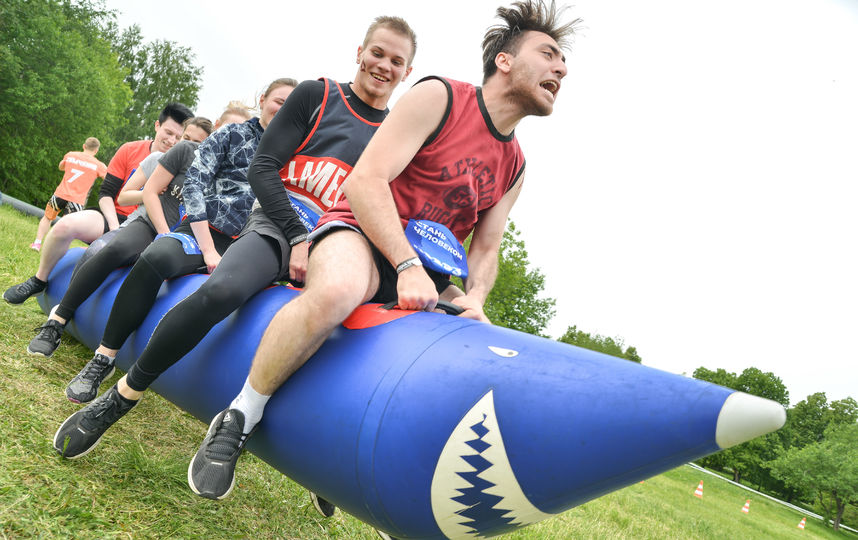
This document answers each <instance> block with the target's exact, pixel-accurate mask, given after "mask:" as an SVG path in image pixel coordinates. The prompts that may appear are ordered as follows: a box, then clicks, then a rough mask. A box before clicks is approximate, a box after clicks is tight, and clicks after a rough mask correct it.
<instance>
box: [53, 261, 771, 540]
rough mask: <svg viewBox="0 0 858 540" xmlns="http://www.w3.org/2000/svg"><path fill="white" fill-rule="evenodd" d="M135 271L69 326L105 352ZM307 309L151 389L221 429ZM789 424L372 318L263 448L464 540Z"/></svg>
mask: <svg viewBox="0 0 858 540" xmlns="http://www.w3.org/2000/svg"><path fill="white" fill-rule="evenodd" d="M82 251H83V250H82V249H80V248H78V249H74V250H71V251H69V253H68V254H67V255H66V256H65V257H64V258H63V259H62V261H60V263H59V264H58V265H57V266H56V268H55V269H54V271H53V272H52V273H51V276H50V280H49V284H48V288H47V290H46V292H45V294H44V295H42V296H40V297H39V302H40V304H41V306H42V309H44V310H45V311H46V312H47V311H48V310H49V309H50V307H52V306H53V305H54V304H56V303H58V302H59V300H60V298H61V297H62V294H63V293H64V292H65V290H66V288H67V286H68V282H69V279H70V276H71V272H72V268H73V267H74V263H75V261H77V259H78V258H79V257H80V255H81V253H82ZM126 274H127V269H121V270H117V271H115V272H114V273H113V274H111V275H110V276H109V277H108V279H107V280H105V282H104V283H103V284H102V286H101V287H100V288H99V289H98V291H97V292H96V293H95V294H94V295H92V296H91V297H90V298H89V299H88V300H87V301H86V302H84V304H83V305H82V306H81V307H80V309H79V310H78V311H77V314H76V316H75V319H74V320H73V321H72V322H71V323H69V326H68V330H67V331H68V332H69V333H71V334H72V335H74V336H75V337H76V338H78V339H79V340H80V341H82V342H83V343H85V344H86V345H87V346H89V347H90V348H95V347H96V346H97V345H98V343H99V341H100V339H101V336H102V333H103V331H104V327H105V324H106V322H107V317H108V315H109V313H110V308H111V306H112V304H113V298H114V297H115V295H116V292H117V290H118V288H119V285H120V284H121V281H122V280H123V279H124V277H125V275H126ZM204 279H206V276H203V275H192V276H184V277H181V278H177V279H173V280H170V281H168V282H167V283H165V284H164V286H163V287H162V288H161V291H160V292H159V296H158V300H157V301H156V303H155V306H154V308H153V309H152V311H151V312H150V313H149V315H148V317H147V318H146V320H145V323H144V324H143V325H142V326H141V327H140V328H139V329H138V330H137V332H136V333H135V334H133V335H132V337H131V339H129V340H128V342H127V343H126V344H125V346H124V347H123V349H122V350H121V351H120V354H119V356H118V357H117V364H118V365H119V366H120V367H121V368H123V369H126V370H127V368H128V367H129V366H130V365H131V363H132V362H133V361H134V360H135V359H136V358H137V356H138V355H139V354H140V353H141V351H142V350H143V348H144V347H145V345H146V342H147V341H148V339H149V337H150V336H151V335H152V332H153V330H154V328H155V326H156V324H157V323H158V321H159V320H160V319H161V317H162V316H163V315H164V313H166V312H167V310H169V309H170V308H171V307H172V306H173V305H175V304H176V303H177V302H178V301H180V300H181V299H183V298H185V297H186V296H187V295H189V294H190V293H191V292H193V291H194V290H195V289H196V288H197V287H198V286H199V284H200V283H201V282H202V281H203V280H204ZM297 294H298V293H297V291H295V290H291V289H289V288H286V287H281V286H277V287H271V288H269V289H266V290H264V291H262V292H260V293H259V294H257V295H256V296H254V297H253V298H252V299H251V300H250V301H249V302H248V303H247V304H246V305H244V306H243V307H242V308H240V309H239V310H237V311H236V312H235V313H233V314H232V315H230V316H229V317H228V318H227V319H226V320H224V321H223V322H221V323H220V324H218V325H217V326H216V327H215V328H214V329H213V330H212V331H211V332H210V333H209V335H208V336H207V337H206V338H205V339H204V340H203V341H202V342H201V343H200V344H199V345H198V346H197V347H196V348H195V349H194V350H193V351H192V352H191V353H190V354H189V355H187V356H186V357H185V358H183V359H182V360H181V361H180V362H178V363H177V364H176V365H174V366H173V367H171V368H170V369H169V370H167V371H166V372H165V373H164V374H163V375H162V376H161V377H160V378H159V379H158V380H157V381H156V382H155V384H154V385H153V387H152V388H153V389H154V390H155V391H157V392H158V393H159V394H161V395H162V396H164V397H165V398H167V399H169V400H170V401H172V402H173V403H175V404H176V405H178V406H179V407H181V408H182V409H184V410H186V411H188V412H190V413H191V414H193V415H194V416H196V417H197V418H199V419H200V420H202V421H204V422H206V423H208V422H209V421H210V420H211V418H212V417H213V416H214V415H215V414H216V413H217V412H219V411H221V410H222V409H224V408H225V407H226V406H227V405H228V404H229V402H230V401H231V400H232V398H233V397H234V396H235V395H236V394H237V393H238V392H239V390H240V389H241V386H242V384H243V383H244V379H245V378H246V376H247V373H248V370H249V367H250V362H251V360H252V358H253V355H254V352H255V350H256V347H257V345H258V343H259V340H260V339H261V337H262V333H263V332H264V331H265V328H266V326H267V325H268V323H269V321H270V320H271V318H272V317H273V316H274V314H275V313H276V312H277V311H278V310H279V309H280V308H281V307H282V306H283V304H285V303H286V302H288V301H289V300H291V299H292V298H294V297H295V296H296V295H297ZM785 418H786V415H785V411H784V409H783V407H781V406H780V405H779V404H777V403H774V402H771V401H768V400H764V399H761V398H756V397H753V396H749V395H747V394H743V393H741V392H735V391H732V390H729V389H726V388H723V387H720V386H716V385H712V384H709V383H705V382H702V381H698V380H695V379H690V378H686V377H683V376H679V375H674V374H670V373H666V372H663V371H659V370H656V369H652V368H648V367H645V366H642V365H639V364H636V363H633V362H629V361H627V360H622V359H618V358H614V357H610V356H606V355H603V354H600V353H595V352H592V351H588V350H584V349H579V348H576V347H572V346H570V345H566V344H563V343H558V342H555V341H551V340H548V339H544V338H539V337H535V336H531V335H528V334H523V333H520V332H515V331H512V330H508V329H505V328H501V327H496V326H492V325H488V324H483V323H478V322H475V321H470V320H466V319H460V318H457V317H453V316H450V315H441V314H437V313H423V312H418V313H414V312H407V311H398V310H395V311H387V310H383V309H381V308H380V307H379V306H377V305H366V306H361V307H360V308H358V309H357V310H356V311H355V313H354V314H352V316H351V317H350V318H349V319H348V320H347V321H346V322H345V323H344V325H343V326H342V327H340V328H338V329H337V330H336V331H335V332H334V333H333V335H332V336H331V337H330V339H328V341H327V342H326V343H325V344H324V345H323V347H322V348H321V349H320V350H319V351H318V353H317V354H316V355H315V356H314V357H313V358H311V359H310V360H309V361H308V362H307V364H306V365H305V366H304V367H302V368H301V369H300V370H298V372H297V373H296V374H295V375H294V376H293V377H291V378H290V379H289V380H288V381H287V382H286V384H285V385H284V386H283V387H282V388H281V389H280V390H278V392H277V393H276V394H275V395H274V396H273V397H272V398H271V400H270V401H269V403H268V406H267V407H266V411H265V417H264V419H263V421H262V423H261V424H260V428H259V430H258V431H257V433H256V434H255V435H254V436H253V438H252V439H251V441H250V443H249V445H248V449H249V450H250V451H252V452H253V453H254V454H256V455H258V456H259V457H260V458H262V459H263V460H265V461H266V462H268V463H269V464H271V465H272V466H273V467H275V468H277V469H278V470H280V471H281V472H283V473H284V474H286V475H288V476H289V477H290V478H292V479H294V480H295V481H297V482H298V483H300V484H302V485H304V486H305V487H307V488H308V489H310V490H312V491H314V492H316V493H319V494H320V495H322V496H323V497H325V498H326V499H328V500H330V501H331V502H333V503H334V504H336V505H337V506H339V507H340V508H342V509H343V510H344V511H346V512H349V513H350V514H352V515H354V516H356V517H357V518H359V519H361V520H363V521H365V522H367V523H369V524H371V525H373V526H375V527H377V528H379V529H381V530H384V531H386V532H388V533H390V534H391V535H393V536H396V537H400V538H442V537H445V536H446V537H450V538H465V537H473V536H474V535H481V536H490V535H495V534H500V533H502V532H507V531H510V530H513V529H516V528H519V527H522V526H525V525H528V524H530V523H535V522H537V521H540V520H542V519H545V518H547V517H550V516H551V515H552V514H556V513H560V512H563V511H564V510H567V509H569V508H571V507H573V506H576V505H578V504H581V503H584V502H586V501H588V500H590V499H593V498H595V497H598V496H600V495H602V494H605V493H608V492H610V491H613V490H616V489H619V488H621V487H624V486H626V485H629V484H632V483H635V482H638V481H640V480H642V479H644V478H647V477H650V476H653V475H656V474H659V473H661V472H663V471H666V470H668V469H671V468H674V467H676V466H678V465H681V464H683V463H685V462H687V461H689V460H694V459H697V458H700V457H702V456H705V455H707V454H710V453H713V452H717V451H718V450H720V449H722V448H726V447H728V446H732V445H734V444H738V443H740V442H743V441H745V440H749V439H751V438H753V437H756V436H758V435H761V434H764V433H767V432H769V431H774V430H775V429H778V428H779V427H780V426H781V425H783V422H784V421H785ZM202 437H203V430H202V429H201V431H200V440H202ZM189 459H190V456H189ZM238 474H239V475H240V474H241V468H240V467H239V470H238Z"/></svg>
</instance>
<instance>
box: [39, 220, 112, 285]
mask: <svg viewBox="0 0 858 540" xmlns="http://www.w3.org/2000/svg"><path fill="white" fill-rule="evenodd" d="M103 233H104V218H103V217H102V216H101V214H100V213H99V212H96V211H95V210H83V211H81V212H75V213H73V214H69V215H67V216H64V217H63V218H62V219H60V220H59V221H58V222H57V224H56V225H54V226H53V228H51V230H50V232H48V234H47V236H45V241H44V243H43V245H42V251H41V253H42V255H41V257H40V258H39V270H38V271H37V272H36V277H37V278H39V279H41V280H42V281H47V280H48V276H49V275H50V273H51V270H53V269H54V266H56V265H57V262H59V260H60V259H61V258H62V256H63V255H65V253H66V251H68V249H69V244H71V241H72V240H75V239H77V240H81V241H82V242H86V243H87V244H88V243H90V242H92V241H93V240H95V239H96V238H98V237H99V236H101V235H102V234H103Z"/></svg>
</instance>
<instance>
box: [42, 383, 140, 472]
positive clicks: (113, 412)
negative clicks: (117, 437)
mask: <svg viewBox="0 0 858 540" xmlns="http://www.w3.org/2000/svg"><path fill="white" fill-rule="evenodd" d="M139 402H140V401H139V400H138V401H134V402H131V403H129V402H128V401H127V400H125V399H124V398H123V397H122V396H120V395H119V390H117V389H116V385H113V386H112V387H111V388H110V390H108V391H107V392H105V393H104V394H102V395H101V397H99V398H98V399H96V400H95V401H93V402H92V403H90V404H89V405H87V406H86V407H84V408H83V409H81V410H79V411H78V412H76V413H74V414H73V415H71V416H69V417H68V418H67V419H66V421H65V422H63V425H61V426H60V429H58V430H57V433H56V435H54V450H56V451H57V452H59V453H60V455H61V456H63V457H66V458H69V459H75V458H79V457H83V456H85V455H86V454H88V453H89V452H90V451H91V450H92V449H93V448H95V446H96V445H97V444H98V441H100V440H101V437H102V435H104V432H105V431H107V428H109V427H110V426H112V425H113V424H115V423H116V421H117V420H119V419H120V418H122V417H123V416H125V413H127V412H128V411H130V410H131V409H133V408H134V407H135V406H137V404H138V403H139Z"/></svg>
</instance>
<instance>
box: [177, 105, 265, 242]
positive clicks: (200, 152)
mask: <svg viewBox="0 0 858 540" xmlns="http://www.w3.org/2000/svg"><path fill="white" fill-rule="evenodd" d="M262 132H263V129H262V126H261V125H260V124H259V119H258V118H251V119H250V120H248V121H247V122H244V123H243V124H228V125H226V126H224V127H222V128H221V129H219V130H217V131H215V132H214V133H212V134H211V135H209V137H208V138H207V139H206V140H204V141H203V142H202V143H200V147H199V148H198V149H197V151H196V153H195V156H196V157H195V159H194V162H193V164H192V165H191V166H190V167H189V168H188V172H187V175H186V176H187V178H186V179H185V189H184V192H183V196H184V198H185V211H186V212H187V214H188V220H190V222H191V223H193V222H195V221H205V220H208V222H209V225H210V226H211V227H212V228H214V229H217V230H219V231H221V232H223V233H224V234H227V235H229V236H236V235H238V233H239V232H240V231H241V229H242V227H244V223H245V222H246V221H247V218H248V216H249V215H250V210H251V208H252V206H253V200H254V198H255V197H254V195H253V191H252V190H251V189H250V184H248V183H247V170H248V168H249V167H250V162H251V161H252V160H253V155H254V154H255V153H256V148H257V146H259V139H261V138H262Z"/></svg>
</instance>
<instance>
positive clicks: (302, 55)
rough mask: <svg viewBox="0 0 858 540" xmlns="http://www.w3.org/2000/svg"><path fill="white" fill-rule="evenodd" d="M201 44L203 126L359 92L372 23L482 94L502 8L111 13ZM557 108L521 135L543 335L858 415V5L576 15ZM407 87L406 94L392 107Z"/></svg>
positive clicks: (253, 0) (743, 5) (609, 8)
mask: <svg viewBox="0 0 858 540" xmlns="http://www.w3.org/2000/svg"><path fill="white" fill-rule="evenodd" d="M107 4H108V7H110V8H114V9H117V10H118V11H119V12H120V18H119V22H120V25H121V26H123V27H125V26H128V25H130V24H132V23H137V24H139V25H140V26H141V28H142V31H143V35H144V36H145V37H146V38H147V39H149V40H153V39H169V40H173V41H176V42H178V43H179V44H181V45H184V46H188V47H191V48H193V50H194V51H195V52H196V55H197V61H198V64H199V65H201V66H203V67H204V68H205V74H204V78H203V88H202V92H201V99H200V104H199V106H198V108H197V112H198V114H201V115H205V116H209V117H211V118H214V117H216V116H217V115H218V114H219V113H220V111H221V110H222V109H223V107H224V106H225V105H226V103H227V102H228V101H229V100H232V99H242V100H244V101H246V102H252V101H254V99H255V97H256V96H258V94H259V92H260V91H261V90H262V89H263V88H264V86H265V85H266V83H267V82H269V81H270V80H272V79H274V78H277V77H283V76H289V77H295V78H297V79H299V80H301V79H308V78H317V77H319V76H328V77H333V78H335V79H337V80H339V81H348V80H351V79H352V77H353V75H354V72H355V68H356V65H355V62H354V58H355V52H356V48H357V46H358V45H359V44H360V42H361V41H362V39H363V34H364V31H365V29H366V27H367V26H368V25H369V23H370V22H371V20H372V18H373V17H375V16H376V15H383V14H390V15H400V16H403V17H405V18H406V19H407V20H408V21H409V23H410V24H411V25H412V26H413V27H414V29H415V31H416V32H417V37H418V51H417V57H416V59H415V61H414V71H413V73H412V75H411V82H416V81H417V80H419V79H420V78H421V77H423V76H425V75H429V74H439V75H445V76H448V77H453V78H457V79H460V80H465V81H468V82H472V83H475V84H479V82H480V80H481V68H480V64H481V61H480V59H481V51H480V43H481V40H482V35H483V32H484V31H485V29H486V27H488V26H489V25H490V24H493V17H494V9H495V8H496V7H497V6H498V5H500V2H499V1H497V0H472V1H467V2H466V1H462V0H455V1H454V0H436V1H434V2H431V3H427V2H403V1H401V0H400V1H384V0H379V1H374V0H364V1H362V2H340V1H337V0H333V1H327V2H302V3H298V2H283V1H275V0H271V1H268V0H244V1H243V2H234V1H223V0H217V1H212V0H210V1H207V2H196V1H191V0H169V1H168V0H149V1H148V2H131V1H130V0H128V1H126V0H108V2H107ZM568 13H569V14H570V15H572V16H577V17H582V18H583V19H584V26H585V28H584V29H583V31H582V32H581V34H580V36H579V37H578V38H577V41H576V44H575V47H574V50H573V51H572V52H571V53H569V54H567V64H568V66H569V75H568V76H567V77H566V79H565V80H564V84H563V88H562V90H561V92H560V95H559V97H558V101H557V105H556V107H555V113H554V114H553V115H552V116H551V117H549V118H530V119H526V120H524V121H523V122H522V124H521V125H520V126H519V128H518V129H517V134H518V136H519V139H520V141H521V144H522V147H523V148H524V150H525V154H526V157H527V160H528V174H527V181H526V183H525V186H526V188H525V190H524V193H523V194H522V196H521V198H520V199H519V202H518V204H517V205H516V207H515V208H514V209H513V212H512V218H513V220H514V221H515V222H516V225H517V226H518V227H519V229H520V230H521V231H522V235H523V238H524V240H525V242H526V245H527V248H528V251H529V253H530V260H531V262H532V263H533V264H534V265H535V266H537V267H539V268H540V269H541V270H542V272H543V273H544V274H545V275H546V282H547V288H546V294H547V295H548V296H551V297H554V298H556V299H557V315H556V316H555V318H554V321H553V323H552V325H551V326H550V328H549V331H550V333H551V334H552V335H554V336H555V337H557V336H559V335H560V334H562V333H563V331H564V330H565V329H566V327H567V326H569V325H572V324H577V325H578V327H579V328H580V329H582V330H585V331H588V332H591V333H599V334H602V335H606V336H615V337H621V338H623V339H624V340H625V342H626V344H629V345H634V346H635V347H637V349H638V351H639V353H640V354H641V356H642V357H643V359H644V364H646V365H648V366H652V367H657V368H660V369H664V370H667V371H672V372H676V373H683V372H685V373H688V374H691V372H693V371H694V369H695V368H697V367H699V366H706V367H708V368H709V369H717V368H719V367H720V368H724V369H727V370H728V371H732V372H737V373H738V372H741V371H742V370H744V369H745V368H747V367H749V366H755V367H758V368H760V369H762V370H763V371H772V372H774V373H775V374H776V375H778V376H779V377H781V378H782V379H783V381H784V383H785V384H786V385H787V388H788V389H789V391H790V397H791V401H792V403H793V404H794V403H796V402H798V401H799V400H801V399H804V398H805V397H806V396H807V395H808V394H810V393H813V392H818V391H824V392H826V394H827V395H828V398H829V399H830V400H833V399H842V398H844V397H847V396H850V395H851V396H853V397H855V398H858V348H856V346H855V344H854V339H853V338H854V336H855V335H856V328H858V286H856V281H855V280H856V276H858V256H856V241H855V234H856V230H858V227H856V225H857V224H858V223H856V221H858V219H856V212H855V204H856V201H858V185H857V184H856V180H858V2H856V1H853V0H754V1H751V2H749V1H747V0H721V1H719V2H706V3H703V2H688V1H685V0H653V1H651V2H639V1H635V0H579V1H578V2H577V3H576V4H575V5H574V6H573V7H572V8H571V10H570V11H569V12H568ZM407 86H409V85H408V84H403V85H401V87H400V89H399V90H398V91H397V94H396V97H398V96H399V95H401V94H402V92H404V91H405V89H406V88H407Z"/></svg>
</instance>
